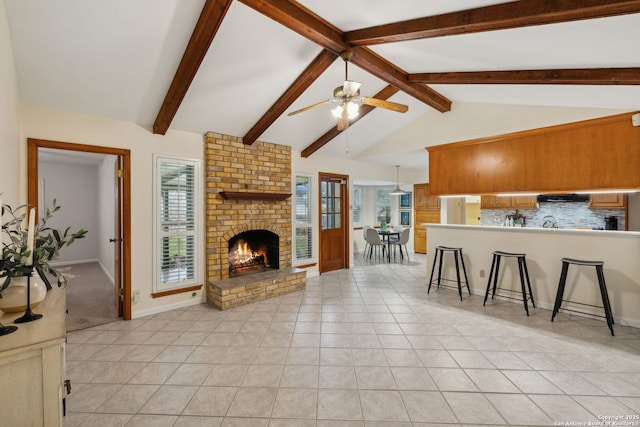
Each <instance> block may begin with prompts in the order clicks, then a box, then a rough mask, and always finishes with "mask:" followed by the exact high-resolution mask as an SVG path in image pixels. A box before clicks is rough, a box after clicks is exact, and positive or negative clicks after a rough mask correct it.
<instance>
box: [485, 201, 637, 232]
mask: <svg viewBox="0 0 640 427" xmlns="http://www.w3.org/2000/svg"><path fill="white" fill-rule="evenodd" d="M539 206H540V207H539V209H520V210H518V212H520V213H521V214H522V215H523V216H524V217H525V221H526V224H525V226H526V227H542V224H544V223H545V221H547V220H550V221H552V222H553V223H555V224H556V226H557V227H558V228H604V218H605V217H607V216H615V217H616V218H617V219H618V230H624V229H625V221H626V218H625V210H624V209H589V203H588V202H584V203H583V202H571V203H540V204H539ZM513 214H515V210H514V209H509V210H501V209H482V210H481V211H480V225H495V226H501V225H503V224H504V219H505V217H506V216H507V215H513Z"/></svg>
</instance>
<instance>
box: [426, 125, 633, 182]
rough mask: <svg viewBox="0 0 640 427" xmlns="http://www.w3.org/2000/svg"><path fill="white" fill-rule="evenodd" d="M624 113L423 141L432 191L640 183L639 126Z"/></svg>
mask: <svg viewBox="0 0 640 427" xmlns="http://www.w3.org/2000/svg"><path fill="white" fill-rule="evenodd" d="M633 114H635V113H624V114H618V115H614V116H608V117H603V118H598V119H591V120H584V121H580V122H574V123H568V124H563V125H556V126H550V127H546V128H539V129H531V130H526V131H522V132H515V133H510V134H505V135H496V136H492V137H486V138H480V139H474V140H470V141H461V142H456V143H452V144H443V145H435V146H431V147H427V150H428V151H429V184H430V188H429V189H430V192H431V194H434V195H445V194H449V195H456V194H460V195H463V194H498V193H559V192H563V193H573V192H576V191H581V190H589V189H598V190H606V189H618V188H629V189H636V188H638V189H640V168H639V167H638V164H639V162H640V144H638V141H640V126H633V124H632V120H631V116H632V115H633Z"/></svg>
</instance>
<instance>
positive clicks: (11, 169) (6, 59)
mask: <svg viewBox="0 0 640 427" xmlns="http://www.w3.org/2000/svg"><path fill="white" fill-rule="evenodd" d="M0 94H2V95H0V153H1V155H0V159H1V161H0V193H3V194H2V196H0V197H2V201H3V203H5V204H10V205H12V206H14V207H15V206H17V205H19V204H22V203H24V202H25V201H26V199H27V197H26V192H24V191H23V189H24V188H25V187H20V180H19V179H18V177H20V176H24V174H25V173H26V171H25V170H24V168H21V167H20V165H21V164H22V162H23V160H24V157H22V158H21V157H20V143H21V142H20V116H19V102H20V101H19V96H18V80H17V75H16V68H15V62H14V59H13V50H12V47H11V37H10V34H9V23H8V22H7V15H6V13H5V7H4V2H0Z"/></svg>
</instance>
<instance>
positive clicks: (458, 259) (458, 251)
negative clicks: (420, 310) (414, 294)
mask: <svg viewBox="0 0 640 427" xmlns="http://www.w3.org/2000/svg"><path fill="white" fill-rule="evenodd" d="M445 252H452V253H453V257H454V260H455V264H456V277H457V280H453V279H443V278H442V257H443V254H444V253H445ZM438 255H439V256H440V262H439V264H438V277H437V278H436V280H435V282H436V284H437V286H438V289H440V286H442V287H444V288H453V289H455V287H454V286H446V285H442V284H441V282H443V281H446V282H457V284H458V287H457V289H458V295H460V301H462V283H464V284H465V286H466V287H467V291H468V292H469V295H471V289H470V288H469V279H468V277H467V269H466V267H465V266H464V258H463V257H462V248H450V247H448V246H436V254H435V256H434V257H433V265H432V266H431V276H430V277H429V288H428V289H427V293H429V292H430V291H431V285H432V284H433V282H434V280H433V273H434V271H435V269H436V262H437V261H438ZM460 264H462V271H463V273H464V282H462V281H461V280H460Z"/></svg>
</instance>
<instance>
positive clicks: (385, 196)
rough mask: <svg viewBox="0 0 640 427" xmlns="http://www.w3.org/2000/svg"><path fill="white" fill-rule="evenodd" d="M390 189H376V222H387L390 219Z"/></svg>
mask: <svg viewBox="0 0 640 427" xmlns="http://www.w3.org/2000/svg"><path fill="white" fill-rule="evenodd" d="M389 193H391V189H390V188H387V187H381V188H378V189H376V224H380V223H381V222H382V221H383V220H384V221H385V222H386V223H389V221H390V220H391V194H389Z"/></svg>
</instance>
